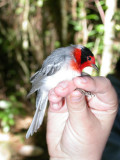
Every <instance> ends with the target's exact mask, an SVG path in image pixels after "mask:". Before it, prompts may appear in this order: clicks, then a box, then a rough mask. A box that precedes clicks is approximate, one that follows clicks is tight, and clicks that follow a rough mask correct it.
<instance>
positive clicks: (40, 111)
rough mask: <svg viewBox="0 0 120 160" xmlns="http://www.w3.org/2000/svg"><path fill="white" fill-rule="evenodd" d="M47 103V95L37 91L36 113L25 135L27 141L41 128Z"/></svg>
mask: <svg viewBox="0 0 120 160" xmlns="http://www.w3.org/2000/svg"><path fill="white" fill-rule="evenodd" d="M47 101H48V93H47V92H41V90H38V92H37V97H36V111H35V115H34V117H33V120H32V123H31V125H30V127H29V129H28V131H27V134H26V138H27V139H28V138H29V137H30V136H32V135H33V133H34V132H37V130H38V129H39V127H40V126H41V124H42V122H43V118H44V114H45V110H46V107H47Z"/></svg>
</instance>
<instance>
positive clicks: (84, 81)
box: [80, 76, 88, 83]
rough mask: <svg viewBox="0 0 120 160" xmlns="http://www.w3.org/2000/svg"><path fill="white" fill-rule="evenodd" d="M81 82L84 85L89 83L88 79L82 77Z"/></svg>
mask: <svg viewBox="0 0 120 160" xmlns="http://www.w3.org/2000/svg"><path fill="white" fill-rule="evenodd" d="M80 81H81V82H82V83H87V81H88V77H85V76H84V77H80Z"/></svg>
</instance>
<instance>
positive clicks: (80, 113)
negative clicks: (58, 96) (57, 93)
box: [66, 90, 91, 133]
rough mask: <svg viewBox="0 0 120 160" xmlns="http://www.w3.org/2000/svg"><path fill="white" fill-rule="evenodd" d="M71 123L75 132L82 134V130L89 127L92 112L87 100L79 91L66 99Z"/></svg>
mask: <svg viewBox="0 0 120 160" xmlns="http://www.w3.org/2000/svg"><path fill="white" fill-rule="evenodd" d="M66 102H67V106H68V110H69V121H70V123H71V126H72V127H73V128H74V130H75V131H76V132H78V133H80V130H81V129H83V128H85V127H86V126H88V125H89V124H90V123H91V122H90V119H91V118H90V117H91V112H90V110H89V108H88V105H87V101H86V98H85V96H84V95H83V94H81V93H80V92H79V91H77V90H75V91H73V92H72V93H71V94H70V95H69V96H68V97H67V98H66Z"/></svg>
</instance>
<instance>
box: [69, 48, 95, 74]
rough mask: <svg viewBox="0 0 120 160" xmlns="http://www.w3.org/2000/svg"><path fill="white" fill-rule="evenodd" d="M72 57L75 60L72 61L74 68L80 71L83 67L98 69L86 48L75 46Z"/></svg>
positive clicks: (92, 56)
mask: <svg viewBox="0 0 120 160" xmlns="http://www.w3.org/2000/svg"><path fill="white" fill-rule="evenodd" d="M74 57H75V60H76V62H75V63H72V65H73V67H74V69H76V70H79V71H80V72H82V70H83V69H84V68H85V67H93V68H94V69H96V70H98V68H97V66H96V65H95V57H94V55H93V54H92V52H91V51H90V50H89V49H88V48H86V47H83V48H81V49H79V48H75V49H74Z"/></svg>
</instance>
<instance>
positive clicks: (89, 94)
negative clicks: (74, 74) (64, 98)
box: [76, 88, 95, 97]
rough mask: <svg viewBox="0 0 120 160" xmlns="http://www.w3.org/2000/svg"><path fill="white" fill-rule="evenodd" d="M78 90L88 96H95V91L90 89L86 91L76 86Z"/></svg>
mask: <svg viewBox="0 0 120 160" xmlns="http://www.w3.org/2000/svg"><path fill="white" fill-rule="evenodd" d="M76 90H78V91H80V93H82V94H84V95H85V96H87V97H89V96H91V97H94V96H95V95H94V94H93V93H91V92H89V91H85V90H83V89H80V88H76Z"/></svg>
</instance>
